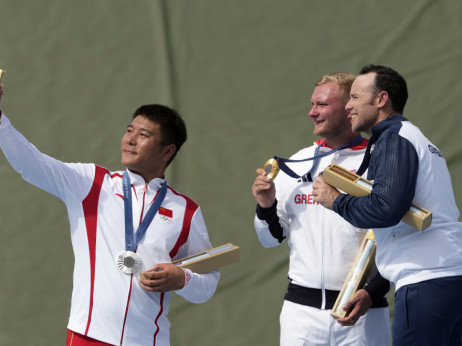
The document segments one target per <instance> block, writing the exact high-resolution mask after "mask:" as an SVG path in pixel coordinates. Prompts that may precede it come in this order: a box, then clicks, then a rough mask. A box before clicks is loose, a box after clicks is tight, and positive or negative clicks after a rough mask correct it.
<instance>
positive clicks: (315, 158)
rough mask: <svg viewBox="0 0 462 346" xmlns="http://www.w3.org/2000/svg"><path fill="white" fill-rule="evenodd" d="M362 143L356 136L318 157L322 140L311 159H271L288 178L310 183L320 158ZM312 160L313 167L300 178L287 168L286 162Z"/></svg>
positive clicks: (276, 157)
mask: <svg viewBox="0 0 462 346" xmlns="http://www.w3.org/2000/svg"><path fill="white" fill-rule="evenodd" d="M362 141H363V138H362V137H361V136H358V137H356V138H355V139H353V140H351V141H349V142H348V143H345V144H342V145H340V146H338V147H337V148H335V149H332V150H330V151H328V152H326V153H324V154H321V155H319V150H320V149H321V147H322V146H323V145H324V143H326V140H323V141H322V143H321V144H320V145H318V146H317V147H316V149H315V151H314V156H313V157H309V158H307V159H301V160H291V159H283V158H282V157H278V156H273V158H274V159H275V160H276V161H277V162H278V164H279V168H280V169H281V170H282V171H283V172H284V173H285V174H287V175H288V176H290V177H292V178H295V179H300V178H301V179H302V180H303V181H307V180H309V181H312V179H311V172H313V171H314V170H315V168H316V166H317V164H318V162H319V161H318V159H320V158H322V157H325V156H328V155H331V154H333V153H335V152H336V151H339V150H342V149H346V148H351V147H354V146H356V145H359V144H361V143H362ZM311 160H313V161H314V162H313V165H312V166H311V168H310V170H309V171H308V172H307V173H306V174H304V175H302V176H300V175H298V174H296V173H295V172H294V171H293V170H292V169H290V168H289V166H287V164H286V163H287V162H305V161H311Z"/></svg>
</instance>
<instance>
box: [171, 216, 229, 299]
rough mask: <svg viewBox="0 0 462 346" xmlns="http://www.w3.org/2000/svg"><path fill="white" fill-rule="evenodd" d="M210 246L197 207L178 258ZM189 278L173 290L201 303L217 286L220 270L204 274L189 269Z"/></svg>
mask: <svg viewBox="0 0 462 346" xmlns="http://www.w3.org/2000/svg"><path fill="white" fill-rule="evenodd" d="M211 248H212V244H211V243H210V240H209V235H208V233H207V228H206V226H205V222H204V218H203V216H202V212H201V210H200V208H197V210H196V212H195V213H194V216H193V218H192V221H191V229H190V231H189V237H188V241H187V242H186V244H185V245H184V246H183V247H182V249H181V250H180V252H179V258H183V257H188V256H192V255H195V254H197V253H199V252H203V251H206V250H209V249H211ZM189 273H190V274H191V279H190V281H189V282H188V283H187V285H186V286H185V287H184V288H182V289H181V290H178V291H175V292H176V293H177V294H178V295H180V296H182V297H183V298H184V299H186V300H187V301H189V302H191V303H203V302H205V301H207V300H209V299H210V298H211V297H212V296H213V294H214V293H215V290H216V288H217V284H218V279H219V278H220V271H219V270H214V271H212V272H209V273H206V274H197V273H193V272H191V271H189Z"/></svg>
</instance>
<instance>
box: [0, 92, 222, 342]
mask: <svg viewBox="0 0 462 346" xmlns="http://www.w3.org/2000/svg"><path fill="white" fill-rule="evenodd" d="M2 93H3V92H2V85H1V84H0V98H1V95H2ZM185 140H186V127H185V126H184V122H183V120H182V119H181V117H180V115H179V114H178V113H177V112H175V111H174V110H172V109H170V108H168V107H165V106H161V105H145V106H141V107H140V108H138V109H137V110H136V111H135V113H134V114H133V119H132V121H131V123H130V125H128V127H127V131H126V132H125V135H124V136H123V138H122V141H121V154H122V164H123V165H124V166H125V167H126V168H127V169H126V170H125V171H109V170H107V169H105V168H103V167H100V166H98V165H95V164H81V163H63V162H61V161H59V160H56V159H53V158H51V157H49V156H47V155H44V154H42V153H41V152H40V151H39V150H37V148H36V147H34V146H33V145H32V144H31V143H29V142H28V141H27V140H26V139H25V138H24V136H22V135H21V134H20V133H19V132H18V131H16V130H15V129H14V128H13V126H12V125H11V122H10V120H9V119H8V118H7V117H6V116H5V115H4V114H3V113H2V112H1V111H0V147H1V149H2V150H3V152H4V154H5V156H6V157H7V159H8V161H9V162H10V164H11V165H12V166H13V168H14V169H15V170H17V171H18V172H19V173H21V174H22V176H23V178H24V179H25V180H26V181H28V182H30V183H31V184H33V185H35V186H37V187H39V188H41V189H43V190H45V191H47V192H49V193H51V194H53V195H55V196H57V197H58V198H60V199H61V200H62V201H63V202H64V203H65V204H66V207H67V210H68V217H69V222H70V227H71V239H72V247H73V250H74V256H75V265H74V286H73V292H72V304H71V312H70V318H69V324H68V335H67V345H68V346H85V345H94V346H95V345H127V346H135V345H140V346H141V345H157V346H166V345H169V344H170V342H169V327H170V323H169V321H168V319H167V314H168V310H169V301H170V298H171V294H172V291H175V292H176V293H177V294H179V295H180V296H182V297H184V298H185V299H186V300H188V301H191V302H193V303H201V302H204V301H206V300H208V299H209V298H210V297H211V296H212V295H213V293H214V292H215V289H216V286H217V282H218V278H219V272H218V271H213V272H210V273H207V274H196V273H193V272H191V271H190V270H183V269H182V268H180V267H178V266H176V265H173V264H171V263H170V262H171V261H172V260H174V259H179V258H183V257H186V256H189V255H193V254H195V253H198V252H202V251H205V250H207V249H210V248H211V247H212V246H211V244H210V242H209V238H208V233H207V229H206V227H205V223H204V220H203V217H202V213H201V210H200V208H199V206H198V205H197V204H196V203H195V202H194V201H193V200H191V199H190V198H189V197H187V196H185V195H182V194H180V193H178V192H177V191H175V190H174V189H172V188H171V187H170V186H168V185H167V182H166V180H165V178H164V173H165V169H166V167H167V166H168V164H169V163H170V162H171V161H172V160H173V158H174V157H175V155H176V153H177V152H178V150H179V149H180V147H181V146H182V144H183V143H184V141H185ZM128 201H130V203H128Z"/></svg>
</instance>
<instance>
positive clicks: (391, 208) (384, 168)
mask: <svg viewBox="0 0 462 346" xmlns="http://www.w3.org/2000/svg"><path fill="white" fill-rule="evenodd" d="M418 170H419V160H418V156H417V153H416V151H415V148H414V146H413V145H412V143H411V142H409V141H408V140H407V139H405V138H403V137H401V136H400V135H399V134H397V133H386V134H383V136H381V137H380V139H379V140H378V141H377V143H376V146H375V149H374V151H373V152H372V156H371V164H370V166H369V173H368V179H369V180H374V183H373V187H372V191H371V193H370V194H369V195H367V196H363V197H354V196H350V195H345V194H341V195H339V196H338V197H337V198H336V200H335V201H334V204H333V210H334V211H335V212H336V213H338V214H339V215H341V216H342V217H343V218H344V219H345V220H347V221H348V222H350V223H351V224H352V225H354V226H356V227H358V228H385V227H391V226H394V225H396V224H397V223H399V222H400V221H401V219H402V218H403V216H404V215H405V214H406V213H407V211H408V210H409V208H410V207H411V203H412V200H413V199H414V194H415V187H416V183H417V173H418Z"/></svg>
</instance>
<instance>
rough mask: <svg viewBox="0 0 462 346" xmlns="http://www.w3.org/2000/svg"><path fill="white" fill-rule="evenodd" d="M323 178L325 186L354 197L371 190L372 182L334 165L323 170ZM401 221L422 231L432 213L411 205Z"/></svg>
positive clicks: (368, 192) (429, 223) (430, 220)
mask: <svg viewBox="0 0 462 346" xmlns="http://www.w3.org/2000/svg"><path fill="white" fill-rule="evenodd" d="M323 178H324V181H325V182H326V183H327V184H329V185H331V186H333V187H335V188H337V189H339V190H342V191H344V192H346V193H347V194H349V195H352V196H356V197H359V196H365V195H368V194H370V193H371V190H372V182H370V181H369V180H366V179H364V178H362V177H360V176H359V175H357V174H355V173H353V172H350V171H349V170H347V169H345V168H343V167H342V166H339V165H336V164H335V163H333V164H331V165H329V166H328V167H327V168H326V169H325V170H324V172H323ZM402 221H403V222H405V223H407V224H408V225H409V226H412V227H414V228H417V229H418V230H419V231H423V230H425V229H426V228H427V227H428V226H430V225H431V223H432V213H431V212H430V211H428V210H426V209H424V208H422V207H419V206H418V205H415V204H412V205H411V208H410V209H409V211H408V212H407V213H406V215H404V217H403V219H402Z"/></svg>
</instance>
